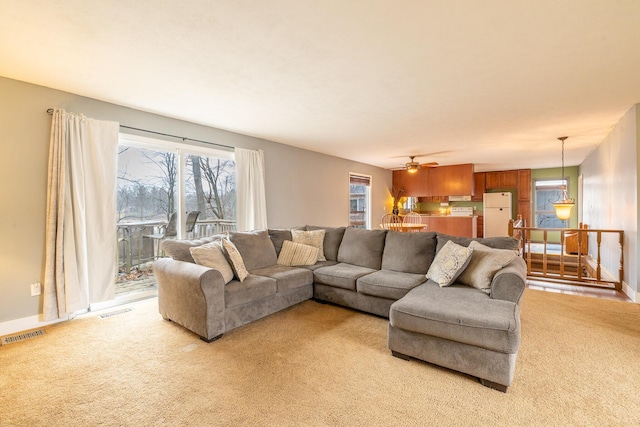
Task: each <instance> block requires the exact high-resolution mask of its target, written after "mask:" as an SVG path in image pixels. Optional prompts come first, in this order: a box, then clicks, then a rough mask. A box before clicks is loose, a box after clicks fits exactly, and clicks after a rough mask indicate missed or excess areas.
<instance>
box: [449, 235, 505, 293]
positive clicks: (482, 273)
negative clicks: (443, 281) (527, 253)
mask: <svg viewBox="0 0 640 427" xmlns="http://www.w3.org/2000/svg"><path fill="white" fill-rule="evenodd" d="M469 247H470V248H472V249H473V254H472V255H471V261H470V262H469V265H468V266H467V268H466V269H465V270H464V271H463V272H462V274H461V275H460V277H459V278H458V281H459V282H460V283H464V284H465V285H468V286H471V287H474V288H476V289H480V290H481V291H483V292H486V293H488V294H490V293H491V282H492V281H493V276H495V274H496V273H497V272H498V270H500V269H501V268H503V267H505V266H506V265H507V264H509V263H510V262H511V261H513V259H514V258H515V257H516V256H517V254H516V253H515V252H514V251H510V250H507V249H493V248H490V247H488V246H485V245H483V244H481V243H478V242H476V241H473V242H471V243H470V244H469Z"/></svg>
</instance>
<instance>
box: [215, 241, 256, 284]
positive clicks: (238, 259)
mask: <svg viewBox="0 0 640 427" xmlns="http://www.w3.org/2000/svg"><path fill="white" fill-rule="evenodd" d="M222 247H223V248H224V252H225V255H226V256H227V259H228V260H229V264H231V268H233V273H234V274H235V276H236V277H237V278H238V280H240V281H241V282H242V281H244V279H246V278H247V276H248V275H249V272H248V271H247V268H246V267H245V266H244V260H243V259H242V255H240V251H238V248H236V245H234V244H233V243H232V242H231V240H229V239H222Z"/></svg>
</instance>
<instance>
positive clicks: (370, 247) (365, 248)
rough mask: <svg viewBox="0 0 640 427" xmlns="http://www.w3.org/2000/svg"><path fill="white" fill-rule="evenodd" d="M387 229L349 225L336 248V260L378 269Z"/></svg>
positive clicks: (380, 263)
mask: <svg viewBox="0 0 640 427" xmlns="http://www.w3.org/2000/svg"><path fill="white" fill-rule="evenodd" d="M386 234H387V230H365V229H363V228H352V227H349V228H347V229H346V230H345V231H344V237H343V238H342V243H341V244H340V249H339V250H338V258H337V260H338V262H340V263H342V262H343V263H347V264H353V265H358V266H360V267H366V268H371V269H374V270H380V267H381V265H382V251H383V250H384V240H385V237H386Z"/></svg>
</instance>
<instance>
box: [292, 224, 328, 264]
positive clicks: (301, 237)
mask: <svg viewBox="0 0 640 427" xmlns="http://www.w3.org/2000/svg"><path fill="white" fill-rule="evenodd" d="M324 232H325V231H324V230H312V231H304V230H291V237H292V240H293V242H294V243H301V244H303V245H309V246H313V247H314V248H318V261H326V260H327V259H326V258H325V257H324Z"/></svg>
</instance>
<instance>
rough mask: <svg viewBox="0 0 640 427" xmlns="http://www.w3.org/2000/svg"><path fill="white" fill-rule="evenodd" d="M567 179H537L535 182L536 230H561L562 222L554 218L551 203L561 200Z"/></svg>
mask: <svg viewBox="0 0 640 427" xmlns="http://www.w3.org/2000/svg"><path fill="white" fill-rule="evenodd" d="M564 186H567V187H566V188H568V186H569V180H568V179H539V180H536V181H535V212H534V215H535V223H536V227H537V228H563V227H564V226H565V224H564V221H562V220H561V219H559V218H558V217H557V216H556V210H555V208H554V207H553V203H554V202H557V201H558V200H560V199H562V189H563V188H564Z"/></svg>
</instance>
